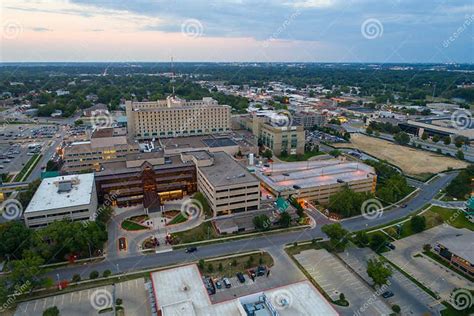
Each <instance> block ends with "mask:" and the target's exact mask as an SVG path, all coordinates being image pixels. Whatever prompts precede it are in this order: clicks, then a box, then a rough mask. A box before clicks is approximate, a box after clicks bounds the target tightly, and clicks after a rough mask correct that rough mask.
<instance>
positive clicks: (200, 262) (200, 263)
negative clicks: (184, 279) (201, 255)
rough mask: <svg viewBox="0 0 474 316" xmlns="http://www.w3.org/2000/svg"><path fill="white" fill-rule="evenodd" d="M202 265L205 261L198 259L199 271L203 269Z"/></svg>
mask: <svg viewBox="0 0 474 316" xmlns="http://www.w3.org/2000/svg"><path fill="white" fill-rule="evenodd" d="M204 265H205V261H204V259H199V262H198V267H199V269H201V270H202V269H204Z"/></svg>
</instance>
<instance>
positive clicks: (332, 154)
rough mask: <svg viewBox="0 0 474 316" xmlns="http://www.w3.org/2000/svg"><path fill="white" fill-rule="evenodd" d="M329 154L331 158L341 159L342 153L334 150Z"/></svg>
mask: <svg viewBox="0 0 474 316" xmlns="http://www.w3.org/2000/svg"><path fill="white" fill-rule="evenodd" d="M329 154H330V155H331V156H333V157H336V158H337V157H339V156H340V155H341V154H342V153H341V151H340V150H338V149H333V150H331V151H330V152H329Z"/></svg>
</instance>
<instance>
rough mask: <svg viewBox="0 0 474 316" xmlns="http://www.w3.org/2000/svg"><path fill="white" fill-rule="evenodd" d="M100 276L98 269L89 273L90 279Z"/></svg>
mask: <svg viewBox="0 0 474 316" xmlns="http://www.w3.org/2000/svg"><path fill="white" fill-rule="evenodd" d="M98 277H99V272H98V271H95V270H94V271H92V272H91V273H90V274H89V279H97V278H98Z"/></svg>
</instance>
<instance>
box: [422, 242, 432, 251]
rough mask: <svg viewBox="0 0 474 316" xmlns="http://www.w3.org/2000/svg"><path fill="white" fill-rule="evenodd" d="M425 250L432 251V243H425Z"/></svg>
mask: <svg viewBox="0 0 474 316" xmlns="http://www.w3.org/2000/svg"><path fill="white" fill-rule="evenodd" d="M423 251H424V252H430V251H431V245H430V244H424V245H423Z"/></svg>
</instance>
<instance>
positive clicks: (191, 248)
mask: <svg viewBox="0 0 474 316" xmlns="http://www.w3.org/2000/svg"><path fill="white" fill-rule="evenodd" d="M195 251H197V247H188V248H186V252H187V253H192V252H195Z"/></svg>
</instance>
